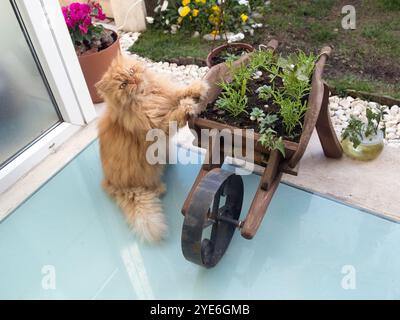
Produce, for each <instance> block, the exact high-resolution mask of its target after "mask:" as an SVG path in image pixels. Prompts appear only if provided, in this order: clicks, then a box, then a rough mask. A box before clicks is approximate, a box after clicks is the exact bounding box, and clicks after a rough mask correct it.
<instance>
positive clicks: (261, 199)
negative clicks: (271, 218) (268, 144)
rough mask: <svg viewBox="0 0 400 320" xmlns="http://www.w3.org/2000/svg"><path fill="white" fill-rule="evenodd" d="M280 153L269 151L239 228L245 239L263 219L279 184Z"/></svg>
mask: <svg viewBox="0 0 400 320" xmlns="http://www.w3.org/2000/svg"><path fill="white" fill-rule="evenodd" d="M282 159H283V158H282V155H281V153H280V152H279V151H278V150H273V151H271V154H270V159H269V161H268V166H267V167H266V169H265V171H264V174H263V176H262V178H261V181H260V184H259V186H258V189H257V192H256V194H255V196H254V199H253V202H252V203H251V206H250V209H249V213H248V214H247V217H246V220H245V221H244V224H243V225H242V228H241V231H240V232H241V235H242V236H243V237H244V238H246V239H252V238H253V237H254V235H255V234H256V232H257V230H258V228H259V227H260V225H261V222H262V220H263V219H264V216H265V213H266V211H267V208H268V206H269V204H270V202H271V200H272V197H273V195H274V193H275V191H276V189H277V188H278V186H279V182H280V181H281V178H282V172H281V171H280V170H279V167H280V163H281V161H282Z"/></svg>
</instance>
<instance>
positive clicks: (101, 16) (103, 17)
mask: <svg viewBox="0 0 400 320" xmlns="http://www.w3.org/2000/svg"><path fill="white" fill-rule="evenodd" d="M105 18H106V15H105V14H104V13H103V11H101V10H99V12H98V14H97V16H96V19H99V20H105Z"/></svg>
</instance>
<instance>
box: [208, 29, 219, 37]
mask: <svg viewBox="0 0 400 320" xmlns="http://www.w3.org/2000/svg"><path fill="white" fill-rule="evenodd" d="M210 34H211V35H212V36H217V35H219V31H218V30H213V31H211V32H210Z"/></svg>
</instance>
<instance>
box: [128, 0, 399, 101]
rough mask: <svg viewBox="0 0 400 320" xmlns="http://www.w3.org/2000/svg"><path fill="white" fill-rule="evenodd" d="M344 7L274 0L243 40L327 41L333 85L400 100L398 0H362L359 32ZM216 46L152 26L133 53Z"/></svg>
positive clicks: (322, 1)
mask: <svg viewBox="0 0 400 320" xmlns="http://www.w3.org/2000/svg"><path fill="white" fill-rule="evenodd" d="M254 1H261V0H254ZM261 2H262V1H261ZM341 8H342V4H341V2H340V1H337V0H298V1H293V0H273V1H271V6H270V8H269V9H268V10H267V12H266V13H265V14H264V17H265V21H264V24H265V29H264V30H258V31H257V32H256V33H255V35H254V37H249V36H247V37H246V39H245V42H249V43H253V44H258V43H265V42H266V41H267V39H270V38H271V37H274V38H277V39H278V40H279V42H280V43H281V46H280V50H281V51H283V52H292V51H293V50H296V48H299V49H303V50H304V51H306V52H312V51H314V52H318V51H319V50H320V49H321V48H322V47H323V46H324V45H332V46H333V47H334V50H333V57H332V59H330V61H329V64H331V66H330V68H327V69H326V70H325V74H324V78H326V79H327V80H328V81H329V80H330V83H331V84H334V85H335V86H337V87H338V89H339V90H341V91H344V89H353V90H359V91H366V92H370V93H376V94H383V95H390V96H392V97H395V98H400V84H398V83H400V81H399V79H400V76H396V74H399V75H400V72H397V70H400V69H399V66H400V41H399V39H400V0H364V1H363V2H362V5H357V6H356V10H357V29H356V30H343V29H342V27H341V18H342V15H341V14H340V12H341ZM213 45H214V46H215V44H213V43H211V42H208V41H205V40H203V39H201V38H192V37H191V36H190V35H188V34H182V33H178V34H176V35H171V34H164V33H163V32H162V31H155V30H149V31H146V32H144V33H143V34H142V36H141V37H140V39H139V41H138V42H137V43H135V45H134V46H133V47H132V48H131V51H132V52H135V53H137V54H139V55H141V56H145V57H148V58H150V59H152V60H155V61H174V60H180V59H179V58H187V57H190V58H193V59H199V60H203V61H204V59H205V58H206V56H207V54H208V52H209V51H210V49H211V47H212V46H213ZM184 62H185V61H184V60H183V63H184ZM186 62H187V63H190V60H186ZM372 64H375V65H372ZM388 66H389V67H388ZM390 66H393V68H391V67H390ZM388 68H389V69H388ZM385 70H388V72H386V71H385Z"/></svg>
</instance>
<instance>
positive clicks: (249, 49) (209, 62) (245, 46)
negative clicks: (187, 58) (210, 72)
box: [207, 42, 254, 68]
mask: <svg viewBox="0 0 400 320" xmlns="http://www.w3.org/2000/svg"><path fill="white" fill-rule="evenodd" d="M227 48H237V49H243V51H244V52H252V51H254V47H253V46H251V45H250V44H247V43H240V42H238V43H226V44H223V45H221V46H219V47H216V48H214V49H213V50H212V51H211V52H210V53H209V54H208V56H207V67H209V68H211V67H212V66H214V63H213V58H215V57H216V56H218V55H219V54H220V53H221V52H222V51H224V50H225V49H227Z"/></svg>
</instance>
